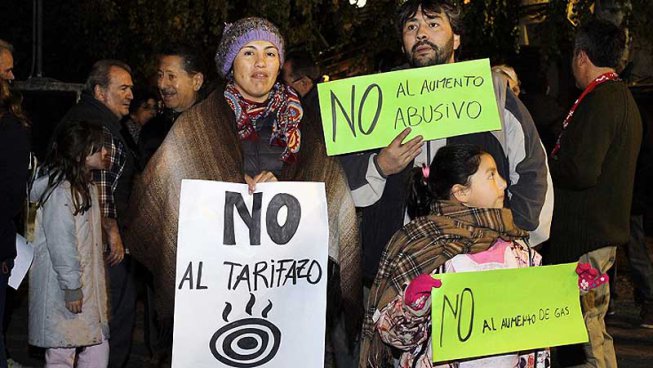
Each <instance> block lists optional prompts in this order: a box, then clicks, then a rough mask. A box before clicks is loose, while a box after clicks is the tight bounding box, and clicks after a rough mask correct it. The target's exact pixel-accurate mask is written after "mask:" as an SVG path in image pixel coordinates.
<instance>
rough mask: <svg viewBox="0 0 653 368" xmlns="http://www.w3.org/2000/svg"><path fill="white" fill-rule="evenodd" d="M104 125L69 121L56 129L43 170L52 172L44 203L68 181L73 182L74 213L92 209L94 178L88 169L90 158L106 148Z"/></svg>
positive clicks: (42, 201)
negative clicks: (87, 159) (58, 187)
mask: <svg viewBox="0 0 653 368" xmlns="http://www.w3.org/2000/svg"><path fill="white" fill-rule="evenodd" d="M102 144H103V131H102V126H101V125H100V124H98V123H95V122H89V121H66V122H62V123H61V124H60V125H59V126H58V127H57V129H55V132H54V137H53V139H52V142H51V143H50V149H49V152H48V155H47V156H46V158H45V161H44V162H43V166H42V169H41V170H43V171H42V172H43V173H45V175H48V176H49V178H48V186H47V189H46V190H45V191H44V192H43V194H42V195H41V198H40V199H39V205H43V204H44V203H45V202H46V201H47V200H48V198H49V197H50V194H51V193H52V191H53V190H54V188H56V187H57V186H58V185H59V184H61V183H63V182H64V181H68V182H69V183H70V191H71V194H72V197H73V207H74V213H73V215H77V214H81V213H84V212H85V211H86V210H88V209H89V208H91V193H90V190H89V186H90V185H91V177H90V174H89V172H88V170H87V169H86V157H87V156H88V155H91V154H94V153H96V152H98V151H100V150H101V149H102Z"/></svg>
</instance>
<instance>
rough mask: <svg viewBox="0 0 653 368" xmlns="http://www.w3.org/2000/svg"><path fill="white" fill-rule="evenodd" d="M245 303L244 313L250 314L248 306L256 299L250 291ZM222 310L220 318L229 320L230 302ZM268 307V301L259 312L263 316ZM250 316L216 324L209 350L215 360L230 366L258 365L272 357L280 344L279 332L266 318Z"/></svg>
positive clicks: (269, 302) (269, 304)
mask: <svg viewBox="0 0 653 368" xmlns="http://www.w3.org/2000/svg"><path fill="white" fill-rule="evenodd" d="M249 295H250V298H249V302H247V306H246V307H245V312H246V313H247V314H248V315H250V316H251V315H252V307H253V306H254V303H255V302H256V298H255V297H254V294H251V293H250V294H249ZM226 304H227V305H226V306H225V308H224V311H223V312H222V319H223V320H224V321H225V322H229V319H228V317H229V313H230V312H231V309H232V307H231V304H230V303H228V302H227V303H226ZM271 309H272V302H271V301H270V300H269V299H268V305H267V307H265V309H263V311H262V312H261V316H263V318H267V316H268V313H269V312H270V310H271ZM263 318H257V317H251V318H249V317H248V318H243V319H239V320H236V321H233V322H230V323H227V324H226V325H224V326H222V327H220V329H218V330H217V331H216V332H215V333H214V334H213V337H211V341H210V342H209V349H211V354H213V356H214V357H215V359H217V360H218V361H219V362H221V363H224V364H226V365H228V366H231V367H238V368H248V367H258V366H261V365H263V364H265V363H267V362H269V361H270V360H272V359H273V358H274V357H275V356H276V355H277V352H278V351H279V346H280V345H281V331H280V330H279V328H278V327H277V326H275V325H274V324H273V323H271V322H270V321H268V320H267V319H263Z"/></svg>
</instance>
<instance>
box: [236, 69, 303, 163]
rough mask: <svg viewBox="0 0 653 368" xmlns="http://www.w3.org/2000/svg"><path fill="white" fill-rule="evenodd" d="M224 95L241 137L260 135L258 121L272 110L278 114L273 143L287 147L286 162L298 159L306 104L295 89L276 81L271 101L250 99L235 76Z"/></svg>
mask: <svg viewBox="0 0 653 368" xmlns="http://www.w3.org/2000/svg"><path fill="white" fill-rule="evenodd" d="M224 97H225V99H226V100H227V104H229V106H230V107H231V109H232V110H233V111H234V114H235V115H236V125H237V130H238V137H239V138H240V139H241V140H256V139H258V134H256V123H257V122H258V121H259V120H261V119H262V118H266V117H268V116H269V115H270V114H275V119H274V123H273V125H272V135H271V137H270V145H273V146H279V147H285V149H284V150H283V152H282V153H281V159H282V160H283V161H284V162H287V163H292V162H294V161H295V155H296V154H297V152H299V147H300V146H301V132H300V131H299V123H300V121H301V120H302V116H303V115H304V110H303V109H302V104H301V102H300V100H299V96H297V93H296V92H295V91H293V90H292V89H291V88H290V87H288V86H286V85H284V84H282V83H279V82H276V83H275V84H274V86H273V87H272V90H271V91H270V95H269V97H268V100H267V102H266V103H264V104H258V103H255V102H252V101H248V100H246V99H245V98H244V97H243V95H242V94H241V93H240V91H238V89H237V88H236V84H235V82H234V81H233V80H232V81H230V82H229V83H227V86H226V87H225V90H224Z"/></svg>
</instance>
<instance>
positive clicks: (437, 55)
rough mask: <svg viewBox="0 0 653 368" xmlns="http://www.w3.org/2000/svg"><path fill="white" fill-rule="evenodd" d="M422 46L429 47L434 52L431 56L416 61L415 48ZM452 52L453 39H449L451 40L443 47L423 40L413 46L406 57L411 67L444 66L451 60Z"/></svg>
mask: <svg viewBox="0 0 653 368" xmlns="http://www.w3.org/2000/svg"><path fill="white" fill-rule="evenodd" d="M423 45H428V46H430V47H431V48H432V49H433V51H434V52H433V55H429V56H427V57H422V58H420V59H417V57H416V52H417V48H418V47H420V46H423ZM453 51H454V50H453V37H451V39H450V40H449V41H447V43H446V44H445V45H444V47H438V46H437V45H436V44H434V43H432V42H429V41H427V40H423V41H420V42H417V43H416V44H415V45H413V48H412V49H411V50H410V54H408V55H407V56H408V61H409V62H410V65H411V66H413V67H420V66H431V65H440V64H445V63H447V62H449V60H450V59H451V55H452V54H453Z"/></svg>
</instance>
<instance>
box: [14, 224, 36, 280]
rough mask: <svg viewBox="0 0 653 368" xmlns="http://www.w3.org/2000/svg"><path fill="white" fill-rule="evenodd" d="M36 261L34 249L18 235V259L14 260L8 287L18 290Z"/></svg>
mask: <svg viewBox="0 0 653 368" xmlns="http://www.w3.org/2000/svg"><path fill="white" fill-rule="evenodd" d="M33 260H34V247H33V246H32V245H31V244H29V243H28V242H27V241H26V240H25V238H23V237H22V236H21V235H20V234H16V259H14V268H12V269H11V275H9V283H8V285H9V286H11V287H12V288H14V290H18V287H19V286H20V283H21V282H23V279H24V278H25V275H27V271H29V268H30V266H31V265H32V261H33Z"/></svg>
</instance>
